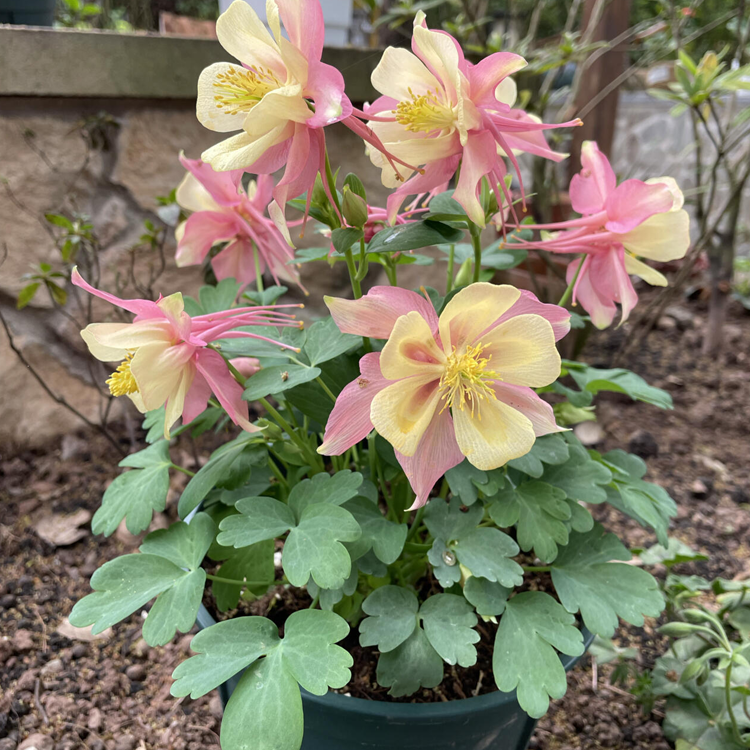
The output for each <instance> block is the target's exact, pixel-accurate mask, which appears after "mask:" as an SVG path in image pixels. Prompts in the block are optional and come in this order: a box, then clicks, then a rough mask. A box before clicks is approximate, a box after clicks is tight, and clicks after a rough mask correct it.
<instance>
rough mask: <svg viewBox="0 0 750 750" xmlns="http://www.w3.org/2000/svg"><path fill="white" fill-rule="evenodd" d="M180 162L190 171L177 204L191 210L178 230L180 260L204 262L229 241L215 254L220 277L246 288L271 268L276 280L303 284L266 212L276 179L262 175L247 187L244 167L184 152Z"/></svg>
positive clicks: (215, 268) (179, 190)
mask: <svg viewBox="0 0 750 750" xmlns="http://www.w3.org/2000/svg"><path fill="white" fill-rule="evenodd" d="M180 162H181V163H182V165H183V166H184V167H185V169H187V170H188V172H187V174H186V175H185V178H184V179H183V181H182V182H181V183H180V186H179V187H178V188H177V196H176V197H177V203H178V204H179V205H180V206H181V207H182V208H183V209H185V210H186V211H191V212H192V214H191V216H189V217H188V219H187V221H184V222H182V223H181V224H180V225H178V226H177V228H176V229H175V237H176V238H177V254H176V256H175V260H176V261H177V265H178V266H195V265H199V264H201V263H202V262H203V261H204V260H205V258H206V256H207V255H208V253H209V251H210V250H211V248H212V247H214V246H215V245H217V244H219V243H222V242H226V243H227V244H226V246H225V247H224V248H222V249H221V251H220V252H218V253H217V254H216V255H215V256H214V257H213V258H212V259H211V267H212V268H213V271H214V274H215V275H216V278H217V279H218V280H219V281H221V279H227V278H234V279H236V280H237V281H239V282H240V283H241V284H242V286H243V287H245V286H247V285H248V284H250V283H252V282H253V281H255V278H256V275H257V273H258V272H260V273H261V274H263V272H264V271H265V270H268V272H269V273H270V274H271V276H272V277H273V279H274V281H275V283H276V284H279V283H280V282H281V281H282V280H283V281H292V282H294V283H295V284H298V285H299V286H302V285H301V283H300V280H299V273H298V272H297V269H296V267H295V266H293V265H288V263H289V261H291V260H293V259H294V253H293V252H292V251H291V249H290V248H289V245H288V244H287V242H286V240H285V239H284V237H283V236H282V234H281V232H280V231H279V230H278V229H277V227H276V225H275V224H274V222H273V221H272V220H271V219H270V218H269V217H268V216H266V215H265V209H266V207H267V206H268V204H269V203H270V201H271V191H272V190H273V178H272V177H271V176H270V175H259V176H258V180H257V182H256V181H255V180H252V181H251V182H250V183H249V184H248V186H247V191H245V189H244V188H243V187H242V182H241V180H242V175H243V173H244V172H243V170H241V169H238V170H234V171H231V172H216V171H214V169H213V168H212V167H211V165H210V164H206V163H205V162H202V161H201V160H200V159H187V158H185V156H184V155H182V154H181V155H180Z"/></svg>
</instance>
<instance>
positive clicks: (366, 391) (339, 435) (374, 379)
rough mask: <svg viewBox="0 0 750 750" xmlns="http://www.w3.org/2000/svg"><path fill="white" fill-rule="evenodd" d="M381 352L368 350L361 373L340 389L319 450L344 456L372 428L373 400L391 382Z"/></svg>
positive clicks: (363, 358)
mask: <svg viewBox="0 0 750 750" xmlns="http://www.w3.org/2000/svg"><path fill="white" fill-rule="evenodd" d="M379 361H380V354H379V353H378V352H372V353H371V354H365V356H364V357H362V359H360V361H359V371H360V377H358V378H356V379H355V380H353V381H352V382H351V383H349V384H348V385H347V386H346V387H345V388H344V389H343V390H342V391H341V393H339V395H338V398H337V399H336V403H335V404H334V407H333V411H332V412H331V414H330V416H329V417H328V422H327V424H326V431H325V437H324V439H323V444H322V445H321V446H320V447H319V448H318V453H322V454H323V455H324V456H340V455H341V454H342V453H343V452H344V451H346V450H348V449H349V448H351V447H352V446H353V445H355V444H356V443H358V442H359V441H360V440H364V439H365V438H366V437H367V436H368V435H369V434H370V432H372V421H371V420H370V407H371V405H372V400H373V399H374V398H375V396H376V395H377V394H378V393H380V391H382V390H383V388H385V387H386V386H388V385H389V382H388V381H387V380H386V379H385V378H384V377H383V376H382V374H381V372H380V364H379Z"/></svg>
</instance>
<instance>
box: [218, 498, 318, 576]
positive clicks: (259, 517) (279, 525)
mask: <svg viewBox="0 0 750 750" xmlns="http://www.w3.org/2000/svg"><path fill="white" fill-rule="evenodd" d="M235 508H236V509H237V510H238V511H239V515H235V516H228V517H227V518H225V519H224V520H223V521H221V523H220V524H219V529H221V533H220V534H219V535H218V536H217V537H216V541H217V542H218V543H219V544H222V545H224V546H225V547H235V548H239V547H248V546H249V545H251V544H256V543H257V542H262V541H265V540H266V539H274V538H275V537H277V536H281V535H282V534H285V533H286V532H287V531H289V530H290V529H293V528H294V527H295V526H296V523H297V522H296V520H295V518H294V513H293V512H292V509H291V508H290V507H289V506H288V505H285V504H284V503H282V502H281V501H280V500H274V499H273V498H272V497H246V498H243V499H242V500H239V501H238V502H237V503H236V504H235ZM299 585H300V586H302V585H304V582H303V583H301V584H299Z"/></svg>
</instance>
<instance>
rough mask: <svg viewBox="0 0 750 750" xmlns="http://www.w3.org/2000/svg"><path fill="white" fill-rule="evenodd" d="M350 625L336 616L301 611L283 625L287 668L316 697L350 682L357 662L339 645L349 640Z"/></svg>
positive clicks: (293, 614) (282, 648) (284, 653)
mask: <svg viewBox="0 0 750 750" xmlns="http://www.w3.org/2000/svg"><path fill="white" fill-rule="evenodd" d="M348 634H349V625H348V624H347V622H346V620H344V619H343V618H341V617H339V616H338V615H337V614H334V613H333V612H324V611H322V610H320V609H301V610H299V611H297V612H293V613H292V614H291V615H290V616H289V617H288V618H287V620H286V622H285V623H284V640H283V642H282V644H281V651H282V653H283V656H284V665H285V667H286V668H287V669H288V670H289V672H290V673H291V674H292V676H293V677H294V679H295V680H297V682H298V683H299V684H300V685H302V687H303V688H305V690H307V691H308V692H310V693H313V695H325V694H326V693H327V692H328V688H329V687H331V688H334V689H338V688H342V687H344V685H346V683H347V682H349V679H350V677H351V674H350V672H349V668H350V667H351V666H352V664H353V663H354V660H353V659H352V657H351V656H350V655H349V653H348V652H347V651H345V650H344V649H343V648H341V646H337V645H335V644H336V641H340V640H341V639H342V638H346V636H347V635H348Z"/></svg>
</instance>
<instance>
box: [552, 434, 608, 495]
mask: <svg viewBox="0 0 750 750" xmlns="http://www.w3.org/2000/svg"><path fill="white" fill-rule="evenodd" d="M568 450H569V452H570V458H569V460H568V461H566V462H565V463H564V464H559V465H556V466H547V467H546V468H545V470H544V474H543V475H542V479H543V480H544V481H545V482H546V483H547V484H551V485H553V486H555V487H559V488H560V489H561V490H563V492H565V494H566V495H567V496H568V497H569V498H570V499H571V500H581V501H583V502H585V503H602V502H604V501H605V500H606V499H607V491H606V490H605V489H604V487H603V486H602V485H606V484H608V483H609V482H610V481H612V473H611V472H610V470H609V469H608V468H607V467H606V466H604V465H603V464H600V463H598V462H597V461H594V460H593V459H592V458H591V456H589V453H588V451H587V450H586V449H585V448H584V447H583V446H581V445H576V444H571V445H569V446H568Z"/></svg>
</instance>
